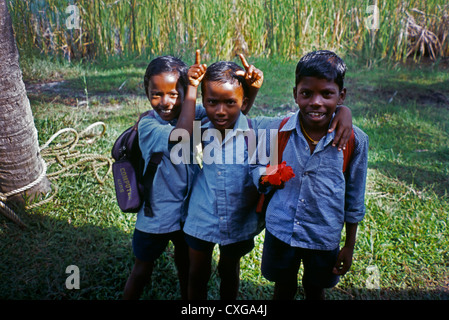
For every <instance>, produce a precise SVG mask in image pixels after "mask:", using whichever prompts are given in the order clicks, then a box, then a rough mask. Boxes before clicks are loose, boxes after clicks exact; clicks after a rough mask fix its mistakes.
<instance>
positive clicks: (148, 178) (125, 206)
mask: <svg viewBox="0 0 449 320" xmlns="http://www.w3.org/2000/svg"><path fill="white" fill-rule="evenodd" d="M147 115H150V116H153V117H154V111H153V110H148V111H146V112H144V113H142V114H141V115H140V116H139V119H138V120H137V122H136V123H135V124H134V125H133V126H132V127H130V128H128V129H126V130H125V131H124V132H123V133H122V134H121V135H120V136H119V137H118V138H117V140H116V141H115V143H114V146H113V147H112V150H111V155H112V158H114V160H115V162H114V163H113V164H112V173H113V177H114V186H115V194H116V198H117V203H118V206H119V207H120V210H122V211H123V212H133V213H136V212H138V211H139V210H140V208H141V207H142V205H143V203H145V215H146V216H149V217H152V216H153V212H152V210H151V206H150V201H149V195H150V194H151V192H150V190H151V187H152V185H153V179H154V175H155V173H156V170H157V167H158V165H159V163H160V162H161V160H162V153H155V154H153V155H152V157H151V159H150V162H149V164H148V167H147V170H146V172H145V176H144V175H143V170H144V166H145V162H144V159H143V157H142V151H141V150H140V147H139V135H138V130H137V129H138V125H139V122H140V120H141V119H142V118H143V117H145V116H147ZM145 197H147V199H145Z"/></svg>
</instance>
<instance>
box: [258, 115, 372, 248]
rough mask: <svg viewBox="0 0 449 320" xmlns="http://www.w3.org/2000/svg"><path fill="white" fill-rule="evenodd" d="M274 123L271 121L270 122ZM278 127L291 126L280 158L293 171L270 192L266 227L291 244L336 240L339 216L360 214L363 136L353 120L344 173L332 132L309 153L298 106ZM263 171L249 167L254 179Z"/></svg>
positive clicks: (333, 243) (334, 243)
mask: <svg viewBox="0 0 449 320" xmlns="http://www.w3.org/2000/svg"><path fill="white" fill-rule="evenodd" d="M279 124H280V121H279V120H276V121H273V123H272V125H271V127H272V128H276V127H279ZM281 131H292V133H291V135H290V138H289V141H288V143H287V145H286V147H285V150H284V153H283V158H282V160H283V161H286V163H287V165H289V166H291V167H292V168H293V171H294V173H295V177H293V178H292V179H291V180H289V181H287V182H286V183H285V187H284V188H283V189H279V190H277V191H276V192H275V193H274V195H273V197H272V199H271V201H270V202H269V205H268V207H267V211H266V229H267V230H268V231H269V232H270V233H271V234H273V235H274V236H275V237H277V238H278V239H280V240H281V241H283V242H285V243H287V244H289V245H291V246H293V247H302V248H309V249H318V250H333V249H335V248H337V247H338V246H339V244H340V240H341V231H342V228H343V225H344V222H349V223H357V222H360V221H361V220H362V219H363V217H364V215H365V205H364V199H365V198H364V196H365V184H366V174H367V161H368V136H367V135H366V134H365V133H364V132H363V131H362V130H360V129H359V128H357V127H356V126H354V133H355V148H354V153H353V157H352V161H351V162H350V164H349V166H348V168H347V171H346V178H345V175H344V174H343V172H342V166H343V153H342V152H341V151H340V152H339V151H338V150H337V148H336V147H333V146H332V141H333V139H334V136H335V133H334V132H332V133H330V134H327V135H326V136H324V137H323V138H322V139H321V140H320V141H319V143H318V145H317V146H316V147H315V150H314V152H313V154H310V149H309V145H308V144H307V141H306V138H305V137H304V136H303V134H302V132H301V128H300V124H299V111H298V112H296V113H295V114H294V115H293V116H292V117H290V119H289V120H288V121H287V122H286V124H285V125H284V127H283V128H282V129H281ZM264 172H265V166H263V167H260V166H259V167H257V166H255V167H252V174H253V181H254V183H255V184H256V185H258V182H259V178H260V175H261V173H264Z"/></svg>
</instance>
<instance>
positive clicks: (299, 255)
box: [262, 230, 340, 288]
mask: <svg viewBox="0 0 449 320" xmlns="http://www.w3.org/2000/svg"><path fill="white" fill-rule="evenodd" d="M339 251H340V249H339V248H338V247H337V249H335V250H330V251H325V250H313V249H304V248H296V247H292V246H290V245H288V244H286V243H285V242H283V241H281V240H279V239H278V238H276V237H275V236H273V235H272V234H271V233H269V232H268V231H267V230H265V242H264V247H263V254H262V275H263V276H264V277H265V278H267V279H268V280H270V281H275V282H283V281H289V280H291V279H293V278H294V277H296V276H297V274H298V271H299V267H300V265H301V261H302V263H303V265H304V274H303V278H302V282H303V285H313V286H315V287H320V288H332V287H334V286H335V285H336V284H337V283H338V281H339V278H340V277H339V276H337V275H335V274H333V273H332V269H333V268H334V266H335V263H336V262H337V257H338V253H339Z"/></svg>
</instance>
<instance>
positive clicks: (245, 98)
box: [240, 97, 249, 113]
mask: <svg viewBox="0 0 449 320" xmlns="http://www.w3.org/2000/svg"><path fill="white" fill-rule="evenodd" d="M248 101H249V99H248V97H243V100H242V107H241V108H240V110H241V111H242V113H245V111H246V108H248Z"/></svg>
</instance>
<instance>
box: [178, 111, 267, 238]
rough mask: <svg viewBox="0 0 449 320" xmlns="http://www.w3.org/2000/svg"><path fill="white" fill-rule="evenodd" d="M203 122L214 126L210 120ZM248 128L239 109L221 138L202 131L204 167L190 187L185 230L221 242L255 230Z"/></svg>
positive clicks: (254, 188)
mask: <svg viewBox="0 0 449 320" xmlns="http://www.w3.org/2000/svg"><path fill="white" fill-rule="evenodd" d="M205 126H206V128H207V129H209V130H211V131H212V132H213V130H215V129H214V128H213V125H212V123H208V124H206V125H205ZM249 130H251V129H250V128H249V124H248V120H247V118H246V117H245V116H244V115H243V114H242V113H241V114H240V116H239V118H238V119H237V122H236V124H235V126H234V128H233V130H230V131H229V132H227V134H226V135H225V138H224V139H223V141H219V140H220V139H216V138H215V137H214V138H212V139H210V140H208V138H207V132H206V131H205V132H204V134H205V136H203V141H204V145H203V168H202V170H201V172H200V173H199V174H198V176H197V177H196V180H195V182H194V185H193V188H192V194H191V198H190V202H189V209H188V215H187V219H186V223H185V225H184V232H185V233H187V234H189V235H191V236H193V237H196V238H199V239H202V240H205V241H208V242H213V243H218V244H221V245H227V244H231V243H235V242H238V241H243V240H248V239H251V238H252V237H254V236H255V235H256V234H257V233H258V229H257V228H258V216H257V214H256V212H255V206H256V203H257V199H258V191H257V188H256V186H254V184H253V182H252V178H251V175H250V171H249V164H248V148H247V142H245V134H244V133H245V132H247V131H249ZM217 132H218V131H217ZM218 135H220V137H221V134H219V133H218ZM207 158H208V159H209V160H208V159H207Z"/></svg>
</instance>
